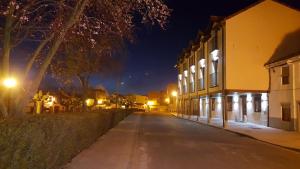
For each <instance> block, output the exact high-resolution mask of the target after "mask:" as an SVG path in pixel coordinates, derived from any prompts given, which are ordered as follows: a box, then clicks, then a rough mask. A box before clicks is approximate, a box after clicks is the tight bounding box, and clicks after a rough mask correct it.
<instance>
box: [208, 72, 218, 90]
mask: <svg viewBox="0 0 300 169" xmlns="http://www.w3.org/2000/svg"><path fill="white" fill-rule="evenodd" d="M209 78H210V87H216V86H218V73H217V72H216V73H212V74H210V75H209Z"/></svg>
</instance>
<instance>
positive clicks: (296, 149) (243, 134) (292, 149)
mask: <svg viewBox="0 0 300 169" xmlns="http://www.w3.org/2000/svg"><path fill="white" fill-rule="evenodd" d="M172 116H174V117H176V118H178V119H183V120H187V121H190V122H194V123H197V124H201V125H206V126H209V127H213V128H216V129H221V130H225V131H227V132H231V133H235V134H237V135H240V136H244V137H248V138H250V139H253V140H257V141H260V142H263V143H267V144H270V145H273V146H277V147H281V148H284V149H288V150H291V151H295V152H298V153H300V149H298V148H292V147H287V146H283V145H279V144H275V143H270V142H268V141H264V140H261V139H258V138H256V137H253V136H250V135H248V134H245V133H240V132H237V131H233V130H230V129H228V128H223V127H218V126H215V125H212V124H207V123H203V122H201V121H194V120H191V119H186V118H183V117H179V116H176V115H175V114H172Z"/></svg>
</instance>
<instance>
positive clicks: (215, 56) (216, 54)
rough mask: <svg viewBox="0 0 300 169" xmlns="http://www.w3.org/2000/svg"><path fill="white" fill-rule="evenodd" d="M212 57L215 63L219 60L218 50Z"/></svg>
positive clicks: (212, 53) (213, 52)
mask: <svg viewBox="0 0 300 169" xmlns="http://www.w3.org/2000/svg"><path fill="white" fill-rule="evenodd" d="M211 56H212V60H213V61H216V60H218V59H219V50H217V49H216V50H214V51H212V52H211Z"/></svg>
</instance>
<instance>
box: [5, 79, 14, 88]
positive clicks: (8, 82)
mask: <svg viewBox="0 0 300 169" xmlns="http://www.w3.org/2000/svg"><path fill="white" fill-rule="evenodd" d="M3 85H4V87H6V88H8V89H11V88H14V87H16V86H17V80H16V79H15V78H7V79H4V81H3Z"/></svg>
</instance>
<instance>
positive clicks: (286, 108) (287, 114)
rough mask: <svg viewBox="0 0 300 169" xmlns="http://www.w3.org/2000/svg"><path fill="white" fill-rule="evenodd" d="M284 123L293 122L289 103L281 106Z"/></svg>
mask: <svg viewBox="0 0 300 169" xmlns="http://www.w3.org/2000/svg"><path fill="white" fill-rule="evenodd" d="M281 113H282V116H281V117H282V121H291V105H290V104H289V103H284V104H281Z"/></svg>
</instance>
